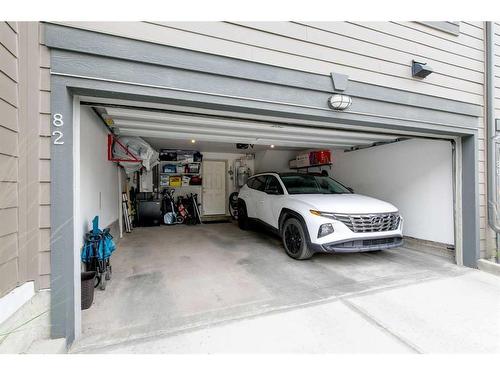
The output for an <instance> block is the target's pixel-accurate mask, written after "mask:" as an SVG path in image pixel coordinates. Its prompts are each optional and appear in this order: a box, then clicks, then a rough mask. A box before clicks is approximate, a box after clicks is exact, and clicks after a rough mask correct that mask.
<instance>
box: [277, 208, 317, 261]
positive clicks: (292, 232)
mask: <svg viewBox="0 0 500 375" xmlns="http://www.w3.org/2000/svg"><path fill="white" fill-rule="evenodd" d="M282 238H283V246H284V247H285V251H286V253H287V255H288V256H290V257H292V258H293V259H298V260H303V259H309V258H311V257H312V256H313V254H314V252H312V251H311V250H310V249H309V246H308V245H307V239H306V235H305V232H304V228H303V227H302V224H301V222H300V221H299V220H297V219H296V218H294V217H291V218H289V219H287V220H286V221H285V223H284V224H283V232H282Z"/></svg>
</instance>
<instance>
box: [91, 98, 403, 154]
mask: <svg viewBox="0 0 500 375" xmlns="http://www.w3.org/2000/svg"><path fill="white" fill-rule="evenodd" d="M96 108H97V109H98V111H99V113H101V115H102V117H103V118H104V119H105V120H106V123H107V124H108V125H109V126H110V127H112V128H116V129H118V133H119V134H120V135H127V136H140V137H151V138H167V139H181V140H182V139H196V140H199V141H207V142H228V143H233V144H234V143H246V144H252V145H274V146H281V147H291V148H329V147H345V148H349V147H355V146H361V147H363V146H370V145H373V144H375V143H385V142H394V141H397V140H398V139H399V138H398V137H397V136H393V135H387V134H385V135H384V134H377V133H361V132H353V131H345V130H333V129H322V128H319V127H317V128H311V127H310V126H297V125H295V126H293V125H286V124H282V123H271V122H264V121H249V120H244V119H235V118H228V117H226V118H224V117H218V116H208V115H204V116H202V115H199V114H186V113H181V112H162V111H152V110H147V109H142V110H140V109H130V108H125V107H111V106H109V107H106V106H102V107H96Z"/></svg>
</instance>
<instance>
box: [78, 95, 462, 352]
mask: <svg viewBox="0 0 500 375" xmlns="http://www.w3.org/2000/svg"><path fill="white" fill-rule="evenodd" d="M111 131H112V132H113V133H114V135H115V137H116V138H118V139H123V138H122V137H140V138H141V139H142V140H143V141H145V142H147V143H148V144H149V145H150V146H151V147H152V148H153V149H154V150H155V151H156V152H158V153H159V154H161V153H162V150H164V151H165V150H167V151H178V152H179V153H185V154H187V155H193V154H194V153H198V154H201V155H202V158H201V159H199V160H201V162H197V163H195V162H194V160H193V159H189V156H188V159H185V160H186V161H184V162H180V163H172V161H159V162H158V164H157V165H156V166H153V167H152V168H150V171H147V170H145V169H144V168H142V171H141V172H139V173H137V172H136V173H131V174H129V175H127V174H125V172H124V169H123V168H122V167H121V166H120V164H121V165H125V164H126V162H122V163H117V162H113V161H110V160H109V159H110V158H109V155H108V137H109V134H110V132H111ZM79 133H80V146H79V149H80V176H79V178H80V185H79V196H80V202H79V205H80V210H79V212H80V215H79V225H77V226H76V231H77V233H76V238H83V235H84V233H86V232H87V231H89V230H90V229H91V221H92V219H93V218H94V216H96V215H98V216H99V219H100V226H101V227H109V228H110V230H111V233H112V234H113V236H114V237H115V241H116V242H117V250H116V251H115V253H114V254H113V256H112V258H111V263H112V267H113V274H112V279H111V281H110V282H109V284H108V286H107V288H106V290H104V291H101V290H98V289H96V290H95V297H94V303H93V305H92V306H91V308H90V309H88V310H84V311H83V312H82V336H81V339H80V340H79V341H78V342H77V345H76V347H75V348H74V350H75V351H79V350H81V351H88V350H92V348H93V347H97V346H102V345H112V344H115V343H118V342H121V341H124V340H128V339H130V338H131V337H133V338H137V339H140V338H146V337H149V336H151V335H159V334H174V333H178V332H182V331H185V330H188V329H192V328H194V327H198V326H206V325H213V324H217V323H219V322H223V321H227V320H231V319H237V318H244V317H249V316H252V315H255V314H263V313H266V312H272V311H277V310H280V309H287V308H289V307H290V306H299V305H302V304H309V303H314V301H318V300H322V299H325V298H333V297H338V296H341V295H345V294H352V293H363V292H366V291H367V290H368V289H372V288H386V287H391V286H395V285H401V284H405V283H411V282H413V281H415V280H422V279H427V278H428V279H432V278H434V277H436V276H437V275H442V274H443V273H449V274H454V273H457V272H460V271H459V269H457V268H453V267H450V265H452V264H453V262H454V248H455V225H456V223H455V220H454V196H455V194H454V191H455V186H454V178H455V177H454V172H453V170H454V162H453V160H454V153H453V148H452V142H451V141H450V140H443V139H429V138H417V137H410V136H408V135H398V134H390V133H385V134H384V133H373V132H372V133H370V132H357V131H346V130H343V129H342V130H340V129H339V130H334V129H327V128H319V127H314V128H313V130H311V128H310V127H308V126H296V125H291V124H283V123H270V122H263V121H252V120H248V119H238V118H231V117H221V116H214V115H207V114H204V113H187V112H183V111H178V110H176V111H166V110H163V109H154V108H146V107H138V106H137V105H128V106H127V105H113V104H106V103H104V104H103V103H101V102H98V101H96V102H83V103H82V105H81V108H80V130H79ZM114 145H115V147H116V143H115V144H114ZM325 149H327V150H331V154H332V160H331V163H328V164H329V165H324V166H319V167H309V168H307V169H305V168H304V169H302V170H308V171H310V172H321V171H322V170H326V171H327V173H328V174H329V176H330V177H332V178H334V179H336V180H338V181H340V182H342V183H343V184H344V185H346V186H349V187H351V188H352V189H353V190H354V192H355V193H359V194H364V195H368V196H372V197H375V198H379V199H382V200H385V201H388V202H390V203H392V204H394V205H395V206H396V207H398V208H399V210H400V213H401V215H402V216H403V218H404V235H405V245H404V247H403V248H397V249H392V250H388V251H382V252H379V253H359V254H335V255H331V254H316V255H315V256H314V257H313V258H312V259H311V260H309V261H301V262H298V261H296V260H293V259H291V258H289V257H288V256H287V255H286V254H285V252H284V250H283V248H282V245H281V241H280V239H279V238H278V237H276V236H275V235H273V234H271V233H269V232H267V231H266V230H264V229H263V228H254V229H253V230H250V231H242V230H240V229H239V228H238V226H237V224H236V222H235V221H234V220H232V219H231V216H230V212H229V204H228V200H229V196H230V194H231V193H233V192H235V191H237V190H238V173H237V169H238V168H240V167H241V169H242V170H244V171H245V173H247V176H243V177H248V176H251V175H253V174H255V173H259V172H267V171H278V172H284V171H290V170H291V169H290V164H289V162H290V160H292V159H295V158H296V156H297V155H299V154H300V153H304V152H305V151H309V150H325ZM165 164H182V165H183V167H182V168H184V169H183V170H179V169H177V170H175V171H171V170H169V171H168V172H164V169H163V167H164V165H165ZM186 164H191V166H192V164H198V165H199V166H198V167H196V168H199V169H197V170H195V171H191V170H187V169H186V167H185V165H186ZM172 175H173V176H174V177H180V179H177V182H176V185H175V187H172V186H168V185H166V184H169V183H170V176H172ZM194 175H196V176H198V177H199V178H200V179H201V184H199V183H200V182H199V181H198V182H197V183H196V184H195V185H193V184H190V183H189V182H188V181H189V180H188V179H185V180H184V181H183V180H182V177H184V176H186V177H191V178H192V177H193V176H194ZM179 180H180V181H179ZM166 181H168V182H166ZM131 187H133V188H134V189H136V193H135V195H136V199H135V201H136V206H135V207H134V208H133V211H134V210H140V209H139V208H138V207H137V205H139V204H142V203H140V202H139V201H146V202H149V203H145V204H146V205H148V204H149V205H150V204H151V202H155V204H156V203H158V202H160V203H159V204H161V192H162V191H163V189H165V188H173V189H175V198H176V199H177V197H178V196H187V195H189V194H192V193H193V194H197V198H198V202H199V206H198V207H199V211H200V216H201V223H196V224H194V225H185V224H177V225H164V223H162V222H161V221H162V220H161V219H163V217H160V220H158V223H156V222H155V223H152V222H151V221H149V222H146V223H145V222H141V221H140V219H139V220H138V218H137V217H136V218H135V219H136V221H135V223H134V224H135V227H134V228H133V229H132V230H131V232H130V233H127V228H126V223H125V221H126V220H124V212H123V202H122V198H123V196H122V193H124V192H127V189H130V188H131ZM129 192H130V190H129ZM128 199H130V194H129V198H128ZM131 203H132V202H131Z"/></svg>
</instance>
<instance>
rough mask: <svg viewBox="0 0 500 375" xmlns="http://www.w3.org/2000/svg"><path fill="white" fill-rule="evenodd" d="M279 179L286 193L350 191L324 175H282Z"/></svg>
mask: <svg viewBox="0 0 500 375" xmlns="http://www.w3.org/2000/svg"><path fill="white" fill-rule="evenodd" d="M281 180H282V181H283V184H284V185H285V187H286V190H287V191H288V194H350V193H351V192H350V191H349V190H348V189H347V188H346V187H345V186H343V185H342V184H340V183H339V182H337V181H335V180H333V179H332V178H330V177H326V176H319V175H318V176H316V175H310V174H304V175H300V174H299V175H283V176H281Z"/></svg>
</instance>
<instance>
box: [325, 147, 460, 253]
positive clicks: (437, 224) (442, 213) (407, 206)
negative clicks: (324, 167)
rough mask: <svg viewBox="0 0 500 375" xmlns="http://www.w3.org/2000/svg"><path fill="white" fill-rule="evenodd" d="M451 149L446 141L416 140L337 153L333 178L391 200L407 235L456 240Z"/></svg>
mask: <svg viewBox="0 0 500 375" xmlns="http://www.w3.org/2000/svg"><path fill="white" fill-rule="evenodd" d="M452 173H453V172H452V149H451V143H450V142H447V141H436V140H432V141H431V140H421V139H412V140H407V141H403V142H400V143H395V144H389V145H384V146H378V147H373V148H369V149H366V150H359V151H354V152H347V153H344V152H343V151H340V150H335V151H334V162H333V168H332V173H331V176H332V177H333V178H336V179H338V180H339V181H341V182H343V183H344V184H346V185H347V186H350V187H352V188H353V189H354V191H355V192H356V193H359V194H366V195H370V196H373V197H376V198H380V199H382V200H385V201H388V202H391V203H392V204H394V205H395V206H396V207H398V208H399V210H400V212H401V214H402V215H403V217H404V220H405V222H404V234H405V235H407V236H411V237H415V238H419V239H424V240H429V241H436V242H441V243H446V244H453V243H454V225H453V222H454V220H453V174H452Z"/></svg>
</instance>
